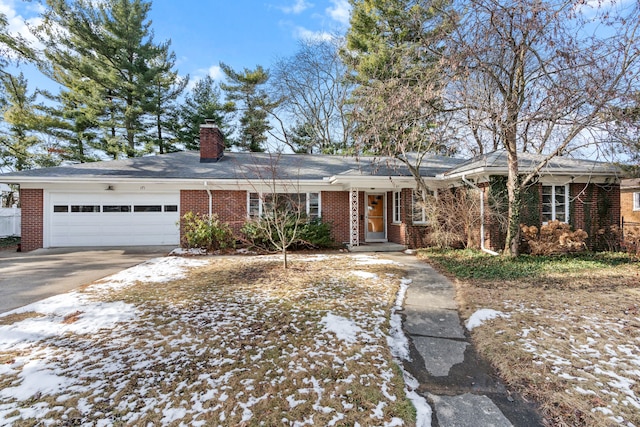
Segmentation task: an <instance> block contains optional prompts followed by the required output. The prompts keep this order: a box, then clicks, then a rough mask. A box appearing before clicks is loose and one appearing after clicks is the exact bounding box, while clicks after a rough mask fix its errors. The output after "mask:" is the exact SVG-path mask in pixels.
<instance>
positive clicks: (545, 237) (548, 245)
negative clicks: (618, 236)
mask: <svg viewBox="0 0 640 427" xmlns="http://www.w3.org/2000/svg"><path fill="white" fill-rule="evenodd" d="M520 229H521V230H522V237H523V239H524V241H525V245H524V246H525V247H524V248H523V251H525V252H528V253H530V254H531V255H555V254H564V253H569V252H581V251H583V250H585V249H586V245H585V243H584V241H585V239H586V238H587V237H588V235H587V233H586V232H585V231H583V230H580V229H578V230H575V231H571V226H570V225H569V224H566V223H564V222H560V221H549V222H548V223H547V224H545V225H543V226H542V227H540V229H539V230H538V227H536V226H535V225H531V226H527V225H524V224H521V225H520Z"/></svg>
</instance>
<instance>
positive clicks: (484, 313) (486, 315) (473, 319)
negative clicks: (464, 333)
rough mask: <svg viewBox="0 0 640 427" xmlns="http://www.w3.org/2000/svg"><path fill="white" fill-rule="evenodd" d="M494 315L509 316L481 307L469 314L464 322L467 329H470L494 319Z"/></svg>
mask: <svg viewBox="0 0 640 427" xmlns="http://www.w3.org/2000/svg"><path fill="white" fill-rule="evenodd" d="M496 317H509V315H507V314H505V313H503V312H501V311H497V310H492V309H490V308H481V309H480V310H477V311H476V312H474V313H473V314H472V315H471V316H469V319H468V320H467V323H465V326H466V327H467V330H469V331H470V330H472V329H473V328H477V327H478V326H481V325H482V324H484V322H486V321H487V320H491V319H495V318H496Z"/></svg>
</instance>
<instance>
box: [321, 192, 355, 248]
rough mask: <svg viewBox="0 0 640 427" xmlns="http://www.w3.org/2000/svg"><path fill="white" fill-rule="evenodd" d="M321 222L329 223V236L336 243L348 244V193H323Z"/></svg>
mask: <svg viewBox="0 0 640 427" xmlns="http://www.w3.org/2000/svg"><path fill="white" fill-rule="evenodd" d="M320 199H321V203H322V220H323V221H326V222H329V223H331V235H332V237H333V239H334V240H335V241H336V243H343V242H349V235H350V233H349V214H350V206H349V192H348V191H323V192H322V193H321V195H320Z"/></svg>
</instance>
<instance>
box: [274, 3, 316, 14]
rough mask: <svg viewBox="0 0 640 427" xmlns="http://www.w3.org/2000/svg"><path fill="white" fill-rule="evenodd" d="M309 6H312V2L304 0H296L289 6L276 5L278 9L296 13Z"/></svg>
mask: <svg viewBox="0 0 640 427" xmlns="http://www.w3.org/2000/svg"><path fill="white" fill-rule="evenodd" d="M310 7H313V3H309V2H308V1H306V0H296V1H295V3H294V4H292V5H291V6H278V9H280V10H281V11H283V12H284V13H286V14H294V15H298V14H300V13H302V12H304V11H305V10H307V9H309V8H310Z"/></svg>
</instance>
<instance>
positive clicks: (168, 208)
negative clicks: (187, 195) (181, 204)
mask: <svg viewBox="0 0 640 427" xmlns="http://www.w3.org/2000/svg"><path fill="white" fill-rule="evenodd" d="M164 211H165V212H178V205H164Z"/></svg>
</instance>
